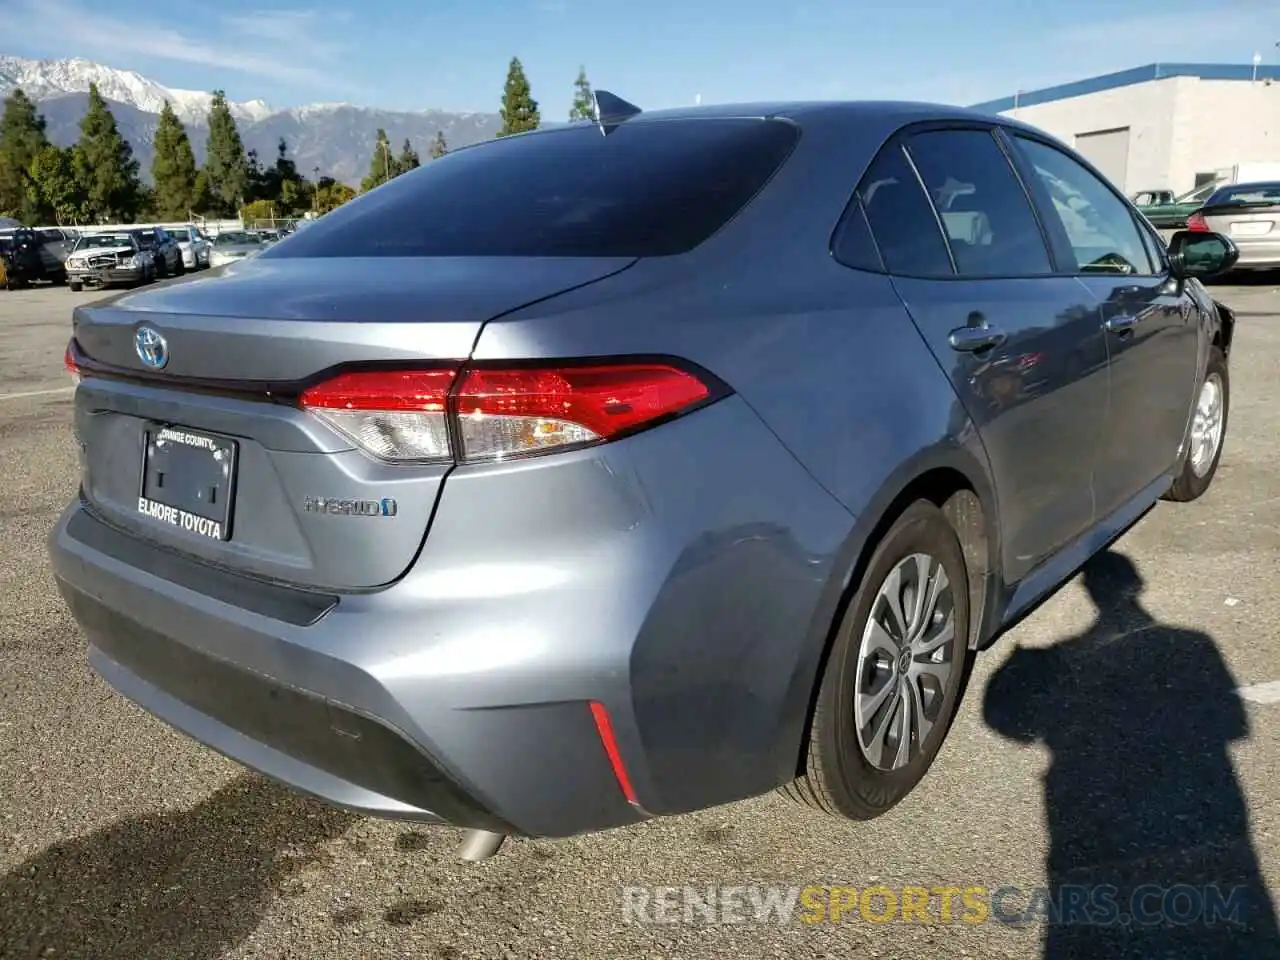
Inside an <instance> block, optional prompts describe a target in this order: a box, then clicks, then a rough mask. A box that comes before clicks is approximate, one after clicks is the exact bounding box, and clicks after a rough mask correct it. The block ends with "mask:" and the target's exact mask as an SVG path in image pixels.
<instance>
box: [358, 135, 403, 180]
mask: <svg viewBox="0 0 1280 960" xmlns="http://www.w3.org/2000/svg"><path fill="white" fill-rule="evenodd" d="M397 163H398V161H397V160H396V159H395V158H394V157H393V156H391V141H390V140H388V139H387V131H385V130H383V129H382V128H381V127H379V128H378V137H377V140H376V141H375V143H374V146H373V156H372V157H371V158H370V160H369V175H368V176H367V177H365V178H364V179H363V180H362V181H360V192H361V193H368V192H369V191H370V190H372V189H373V188H374V187H378V186H381V185H382V184H384V183H386V182H387V181H388V180H390V179H391V178H392V177H394V176H395V175H396V172H397Z"/></svg>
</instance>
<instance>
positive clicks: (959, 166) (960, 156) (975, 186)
mask: <svg viewBox="0 0 1280 960" xmlns="http://www.w3.org/2000/svg"><path fill="white" fill-rule="evenodd" d="M907 152H908V153H909V154H910V155H911V159H912V161H913V162H914V163H915V166H916V169H917V170H918V171H919V172H920V179H921V180H923V181H924V185H925V187H926V188H927V189H928V191H929V196H930V198H931V199H932V200H933V205H934V208H935V209H936V210H937V211H938V216H939V217H940V218H941V220H942V223H943V227H944V229H945V230H946V234H947V241H948V243H949V244H950V247H951V254H952V257H953V258H954V260H955V264H956V272H957V273H958V274H960V275H961V276H969V277H1027V276H1042V275H1046V274H1051V273H1052V272H1053V265H1052V261H1051V260H1050V259H1049V249H1048V247H1047V246H1046V245H1045V240H1044V235H1043V234H1042V233H1041V231H1040V225H1039V223H1038V222H1037V221H1036V216H1035V212H1034V210H1033V209H1032V206H1031V201H1030V200H1029V199H1028V198H1027V194H1026V191H1025V190H1024V189H1023V187H1022V184H1021V182H1020V181H1019V180H1018V177H1017V175H1016V174H1015V173H1014V171H1013V167H1012V166H1010V164H1009V161H1008V158H1007V157H1006V156H1005V154H1004V151H1003V150H1001V149H1000V146H999V145H998V144H997V143H996V140H995V137H993V136H992V134H991V132H990V131H987V130H935V131H930V132H927V133H919V134H916V135H915V136H913V137H911V139H910V140H909V141H908V142H907Z"/></svg>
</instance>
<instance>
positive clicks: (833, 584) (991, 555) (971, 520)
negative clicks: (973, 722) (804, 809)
mask: <svg viewBox="0 0 1280 960" xmlns="http://www.w3.org/2000/svg"><path fill="white" fill-rule="evenodd" d="M917 500H928V501H929V502H931V503H933V504H935V505H936V506H938V507H939V508H940V509H941V510H942V511H943V513H944V515H945V516H946V517H947V519H948V520H949V521H950V522H951V525H952V528H953V529H954V530H955V532H956V536H957V538H958V539H959V541H960V546H961V550H962V551H963V553H964V557H965V566H966V568H967V572H968V578H969V600H970V627H969V643H968V646H969V650H970V651H976V650H978V649H981V648H982V647H984V646H985V645H986V644H985V643H984V641H985V640H986V639H987V638H988V637H990V636H991V635H992V634H993V633H994V631H995V629H996V627H997V625H998V624H999V618H1000V610H999V609H998V607H999V603H998V600H999V598H1000V597H1001V596H1002V594H1003V589H1004V588H1003V580H1002V577H1001V575H1000V570H999V563H998V558H999V556H1000V549H999V547H1000V541H999V523H998V512H997V505H996V495H995V488H994V485H993V484H992V482H991V479H990V476H989V473H988V471H987V468H986V465H985V462H983V461H982V460H980V459H979V456H978V455H976V454H975V453H974V452H972V451H971V450H969V449H967V448H965V447H963V446H961V445H959V444H956V443H947V444H941V445H938V446H937V447H934V448H931V449H929V450H926V451H922V452H921V453H920V454H918V455H917V456H916V457H913V458H911V459H910V460H909V461H908V462H907V463H905V464H903V465H902V466H901V467H900V468H899V469H898V470H896V471H894V473H893V474H892V475H891V476H890V477H889V479H888V480H886V481H885V482H884V483H883V484H882V485H881V487H880V489H879V490H878V491H877V492H876V494H875V495H874V496H872V497H871V498H870V500H869V501H868V503H867V506H866V508H865V509H864V510H862V511H861V512H860V513H859V514H858V519H857V520H856V521H855V523H854V525H853V528H852V529H851V531H850V533H849V535H848V536H847V537H846V539H845V543H844V545H843V547H842V549H841V551H840V554H839V558H838V559H837V561H836V562H835V563H834V564H833V569H832V574H831V577H830V579H829V581H828V584H827V589H826V591H824V602H823V604H821V606H820V608H819V610H818V611H817V612H816V613H815V616H814V622H813V625H812V627H811V630H810V644H809V647H810V649H811V650H812V651H813V653H812V655H811V656H810V657H808V658H806V659H805V661H804V662H803V663H802V664H800V666H799V668H798V669H797V672H796V675H795V676H793V678H792V697H791V698H790V700H789V702H792V703H794V704H796V705H797V707H798V709H797V710H796V711H794V714H795V715H799V716H800V717H802V719H801V720H800V721H799V722H798V723H793V724H789V725H788V731H787V735H786V737H785V740H784V744H785V748H786V749H787V751H788V752H787V754H786V756H785V762H784V764H783V780H784V782H785V781H787V780H790V778H791V777H794V776H795V775H796V774H797V772H798V771H801V770H802V769H803V764H804V756H805V747H806V744H807V743H808V738H809V734H810V731H811V729H812V724H813V715H814V709H815V707H816V704H817V698H818V691H819V688H820V687H821V684H822V676H823V672H824V671H825V669H826V665H827V661H828V659H829V657H830V654H831V650H832V647H833V645H834V643H835V639H836V636H837V633H838V631H839V629H840V623H841V621H842V620H843V618H844V615H845V611H846V610H847V609H848V606H849V602H850V601H851V599H852V597H853V594H854V593H855V592H856V590H857V588H858V585H859V584H860V582H861V579H862V576H863V574H864V573H865V571H866V568H867V566H868V564H869V563H870V560H871V556H872V554H873V553H874V552H875V549H876V547H877V546H878V545H879V543H880V541H881V540H882V539H883V537H884V534H885V533H886V532H887V531H888V529H889V528H890V527H891V526H892V525H893V523H894V522H895V521H896V520H897V519H898V517H900V516H901V515H902V513H903V511H904V510H906V508H907V507H908V506H910V505H911V504H912V503H914V502H915V501H917Z"/></svg>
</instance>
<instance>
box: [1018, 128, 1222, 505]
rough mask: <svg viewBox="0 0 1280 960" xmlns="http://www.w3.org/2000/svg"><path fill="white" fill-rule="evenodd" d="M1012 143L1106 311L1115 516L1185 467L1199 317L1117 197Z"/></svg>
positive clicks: (1068, 163)
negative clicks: (1181, 456) (1179, 463)
mask: <svg viewBox="0 0 1280 960" xmlns="http://www.w3.org/2000/svg"><path fill="white" fill-rule="evenodd" d="M1011 141H1012V142H1013V143H1014V144H1015V149H1016V150H1017V153H1018V155H1019V156H1020V157H1021V158H1022V159H1023V160H1024V162H1025V168H1026V171H1027V173H1026V177H1027V179H1028V181H1029V182H1031V183H1032V184H1033V185H1034V190H1035V194H1036V196H1037V198H1038V200H1039V207H1040V209H1041V211H1042V217H1043V219H1044V220H1045V222H1046V223H1047V224H1049V226H1050V228H1051V230H1052V236H1053V238H1054V240H1055V243H1057V244H1059V245H1060V246H1062V245H1064V246H1063V255H1064V257H1068V258H1069V262H1070V265H1071V267H1072V272H1074V273H1075V274H1076V276H1077V279H1078V281H1079V282H1080V283H1081V284H1082V285H1084V286H1085V287H1086V288H1088V290H1089V292H1090V293H1091V294H1092V296H1093V298H1094V299H1095V300H1096V301H1097V303H1098V305H1099V308H1100V309H1101V311H1102V326H1103V330H1104V332H1105V336H1106V338H1107V348H1108V350H1109V352H1110V356H1111V415H1110V418H1109V420H1108V421H1107V423H1106V425H1105V431H1104V434H1103V435H1104V437H1105V441H1104V443H1105V445H1104V448H1103V451H1102V462H1101V464H1100V465H1099V469H1098V472H1097V475H1096V477H1095V489H1096V493H1097V497H1098V505H1097V506H1098V512H1099V515H1100V516H1106V515H1107V514H1109V513H1111V512H1112V511H1114V510H1117V509H1119V508H1120V507H1122V506H1124V505H1125V504H1126V503H1127V502H1128V501H1129V500H1130V499H1131V498H1133V497H1134V496H1137V495H1138V494H1139V493H1140V492H1141V491H1142V490H1143V489H1144V488H1146V487H1147V486H1149V485H1150V484H1151V483H1153V482H1154V481H1156V480H1157V479H1158V478H1159V477H1160V476H1161V474H1164V473H1166V472H1167V471H1168V470H1169V469H1170V467H1172V466H1173V464H1174V462H1175V460H1176V459H1177V456H1178V450H1179V448H1180V446H1181V445H1182V441H1183V438H1184V434H1185V431H1186V427H1187V423H1188V418H1189V416H1190V412H1191V403H1192V399H1193V397H1194V396H1195V391H1196V377H1197V374H1198V372H1199V363H1200V336H1199V331H1200V324H1199V312H1198V310H1197V309H1196V308H1195V305H1194V304H1193V302H1192V300H1191V298H1190V296H1189V295H1188V294H1187V293H1186V292H1185V291H1184V290H1183V289H1182V288H1181V287H1180V286H1179V285H1178V284H1177V283H1176V282H1175V281H1173V280H1172V278H1171V277H1170V275H1169V272H1168V268H1167V265H1166V264H1165V263H1164V258H1163V254H1161V253H1160V252H1159V250H1158V248H1154V245H1153V244H1150V243H1149V242H1144V239H1143V235H1142V230H1143V228H1142V227H1141V226H1140V224H1139V220H1138V216H1137V214H1136V213H1135V212H1134V211H1133V210H1132V209H1131V208H1130V207H1129V205H1128V204H1127V203H1125V201H1124V200H1123V199H1121V197H1120V195H1119V193H1118V192H1117V191H1116V190H1114V189H1113V188H1112V187H1111V186H1109V185H1108V184H1107V183H1106V182H1104V181H1103V180H1102V179H1101V178H1100V177H1098V176H1097V175H1095V174H1094V173H1093V172H1091V171H1090V170H1089V169H1088V168H1086V167H1085V166H1084V165H1083V164H1081V163H1079V162H1078V161H1077V160H1075V159H1073V158H1072V157H1071V156H1069V155H1068V154H1067V153H1065V152H1064V151H1062V150H1060V149H1059V148H1058V147H1056V146H1054V145H1052V144H1050V143H1047V142H1044V141H1041V140H1037V139H1032V138H1030V137H1026V136H1022V135H1018V136H1016V137H1013V138H1011Z"/></svg>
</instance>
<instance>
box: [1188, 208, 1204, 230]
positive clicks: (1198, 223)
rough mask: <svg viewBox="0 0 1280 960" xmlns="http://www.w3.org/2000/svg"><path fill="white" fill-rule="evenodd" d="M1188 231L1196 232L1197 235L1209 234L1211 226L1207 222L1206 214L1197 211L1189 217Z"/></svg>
mask: <svg viewBox="0 0 1280 960" xmlns="http://www.w3.org/2000/svg"><path fill="white" fill-rule="evenodd" d="M1187 229H1188V230H1194V231H1196V232H1197V233H1208V232H1209V224H1208V223H1206V222H1205V219H1204V214H1203V213H1200V212H1199V211H1196V212H1195V213H1193V214H1192V215H1191V216H1189V217H1187Z"/></svg>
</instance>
